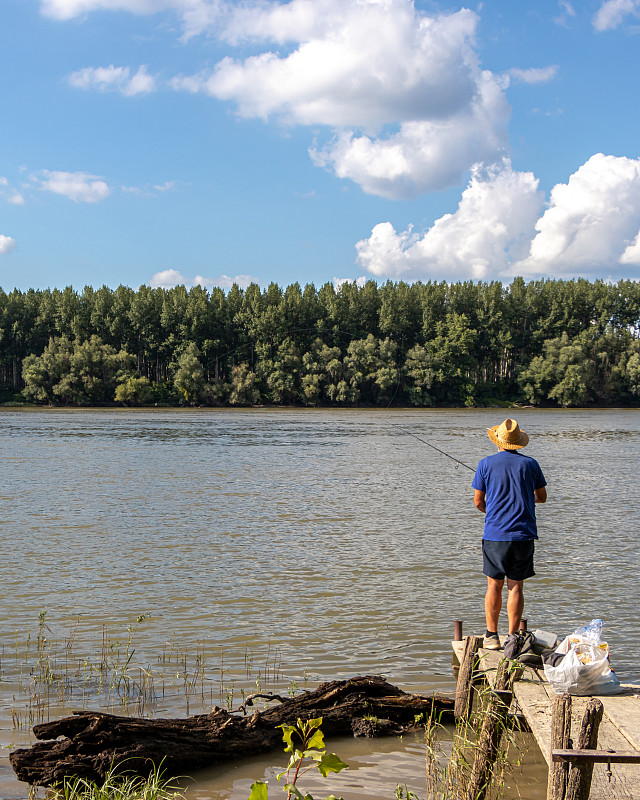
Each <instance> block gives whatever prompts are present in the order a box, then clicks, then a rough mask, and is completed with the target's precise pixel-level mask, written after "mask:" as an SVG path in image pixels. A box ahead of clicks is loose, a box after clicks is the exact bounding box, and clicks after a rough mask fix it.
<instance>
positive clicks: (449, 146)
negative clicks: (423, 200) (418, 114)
mask: <svg viewBox="0 0 640 800" xmlns="http://www.w3.org/2000/svg"><path fill="white" fill-rule="evenodd" d="M508 118H509V109H508V106H507V103H506V100H505V98H504V94H503V92H502V88H501V85H500V83H499V82H498V81H497V80H496V79H495V77H494V76H493V75H491V73H488V72H485V73H484V74H483V76H482V80H481V83H480V93H479V95H478V96H477V97H476V98H474V100H473V102H472V103H471V104H470V105H469V106H468V107H466V108H464V109H463V110H461V111H460V113H458V114H455V115H453V116H450V117H447V118H443V119H437V120H431V121H419V122H407V123H404V124H403V125H402V126H401V127H400V130H399V132H398V133H395V134H392V135H391V136H389V137H388V138H386V139H371V138H369V137H368V136H356V135H354V134H353V133H351V132H346V133H342V134H339V135H338V136H337V137H336V139H335V140H334V141H333V142H332V143H331V144H330V145H328V146H327V147H325V148H324V149H322V150H311V151H310V153H311V157H312V159H313V161H314V162H315V163H316V164H317V165H319V166H331V167H332V168H333V169H334V171H335V173H336V175H337V176H338V177H340V178H348V179H350V180H352V181H354V182H355V183H357V184H359V185H360V186H361V187H362V189H363V190H364V191H365V192H367V193H368V194H377V195H381V196H383V197H388V198H391V199H404V198H412V197H415V196H417V195H419V194H421V193H422V192H428V191H434V190H437V189H444V188H445V187H447V186H451V185H454V184H456V183H459V182H460V181H461V180H463V178H464V174H465V173H466V172H467V171H468V170H469V168H470V167H471V166H472V165H473V164H474V163H478V162H486V163H492V162H494V161H496V160H497V159H498V158H499V157H503V156H504V154H505V151H506V145H507V129H506V127H507V122H508Z"/></svg>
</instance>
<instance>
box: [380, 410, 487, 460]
mask: <svg viewBox="0 0 640 800" xmlns="http://www.w3.org/2000/svg"><path fill="white" fill-rule="evenodd" d="M391 424H392V425H393V426H394V427H395V428H400V430H401V431H404V432H405V433H406V434H408V435H409V436H413V438H414V439H417V440H418V441H419V442H422V444H426V445H427V447H431V448H432V449H433V450H436V451H437V452H438V453H441V454H442V455H443V456H446V457H447V458H450V459H451V460H452V461H455V462H456V464H460V466H462V467H466V468H467V469H470V470H471V472H475V469H474V468H473V467H470V466H469V465H468V464H465V463H464V462H462V461H459V460H458V459H457V458H454V457H453V456H450V455H449V453H445V452H444V450H441V449H440V448H439V447H436V446H435V444H431V443H430V442H427V440H426V439H421V438H420V437H419V436H416V434H415V433H413V432H412V431H409V430H407V429H406V428H403V427H402V425H398V423H397V422H392V423H391Z"/></svg>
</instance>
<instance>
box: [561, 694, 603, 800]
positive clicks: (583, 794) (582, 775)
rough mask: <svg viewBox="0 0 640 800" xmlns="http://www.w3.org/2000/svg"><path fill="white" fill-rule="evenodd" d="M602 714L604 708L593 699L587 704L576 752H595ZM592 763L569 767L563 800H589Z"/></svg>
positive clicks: (598, 701) (586, 762)
mask: <svg viewBox="0 0 640 800" xmlns="http://www.w3.org/2000/svg"><path fill="white" fill-rule="evenodd" d="M603 713H604V706H603V705H602V703H601V702H600V700H597V699H596V698H595V697H592V698H591V700H589V702H588V703H587V707H586V709H585V712H584V716H583V717H582V724H581V726H580V735H579V736H578V742H577V745H576V750H595V749H596V747H597V746H598V728H599V727H600V722H601V720H602V715H603ZM592 775H593V761H585V762H582V763H579V762H577V763H575V764H572V765H571V771H570V772H569V780H568V781H567V792H566V794H565V800H589V792H590V791H591V777H592Z"/></svg>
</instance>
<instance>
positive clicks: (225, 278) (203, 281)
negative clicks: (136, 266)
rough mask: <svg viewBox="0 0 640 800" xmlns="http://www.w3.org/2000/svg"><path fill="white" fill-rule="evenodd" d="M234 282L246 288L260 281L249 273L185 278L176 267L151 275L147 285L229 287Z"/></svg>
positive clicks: (160, 287)
mask: <svg viewBox="0 0 640 800" xmlns="http://www.w3.org/2000/svg"><path fill="white" fill-rule="evenodd" d="M234 283H237V284H238V286H239V287H240V288H241V289H246V288H247V286H249V284H251V283H260V281H259V280H258V279H257V278H253V277H252V276H251V275H236V276H234V277H233V278H231V277H229V275H221V276H220V277H219V278H204V277H203V276H202V275H196V276H195V278H185V277H184V275H183V274H182V273H181V272H179V271H178V270H177V269H165V270H162V271H161V272H156V273H155V274H154V275H153V276H152V278H151V280H150V281H149V286H151V288H152V289H173V288H174V286H187V287H191V286H202V287H203V288H205V289H212V288H214V287H219V288H220V289H231V287H232V286H233V284H234Z"/></svg>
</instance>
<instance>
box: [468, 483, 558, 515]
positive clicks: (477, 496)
mask: <svg viewBox="0 0 640 800" xmlns="http://www.w3.org/2000/svg"><path fill="white" fill-rule="evenodd" d="M484 498H485V493H484V492H481V491H480V489H474V495H473V505H474V506H475V507H476V508H477V509H478V511H482V513H483V514H484V513H485V512H486V510H487V507H486V505H485V502H484ZM541 502H543V503H544V500H542V501H541Z"/></svg>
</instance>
